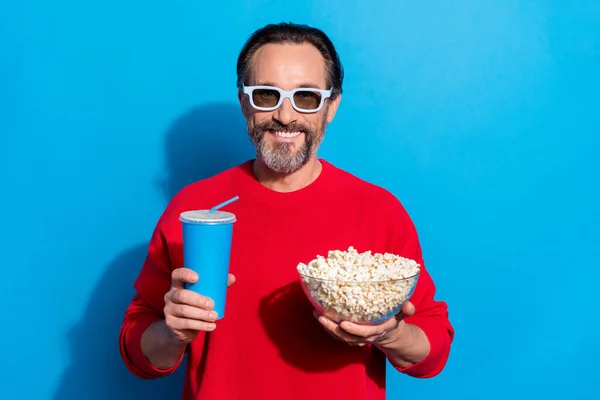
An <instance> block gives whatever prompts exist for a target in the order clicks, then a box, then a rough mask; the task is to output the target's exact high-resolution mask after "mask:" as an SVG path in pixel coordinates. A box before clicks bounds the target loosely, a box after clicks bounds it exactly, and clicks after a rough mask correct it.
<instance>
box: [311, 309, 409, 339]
mask: <svg viewBox="0 0 600 400" xmlns="http://www.w3.org/2000/svg"><path fill="white" fill-rule="evenodd" d="M414 313H415V306H413V304H412V303H411V302H410V301H407V302H406V303H405V304H404V306H403V307H402V310H401V311H400V313H399V314H397V315H395V316H394V317H392V318H390V319H388V320H386V321H384V322H382V323H380V324H377V325H359V324H354V323H352V322H349V321H342V322H341V323H340V324H336V323H335V322H333V321H332V320H330V319H329V318H327V317H325V316H323V315H322V314H320V313H319V312H318V311H316V310H315V311H314V315H315V317H316V318H317V319H318V320H319V322H320V323H321V325H323V327H324V328H325V329H326V330H327V332H329V334H330V335H331V336H333V337H334V338H336V339H338V340H341V341H344V342H346V343H348V344H349V345H351V346H364V345H365V344H375V345H385V344H386V343H389V342H391V341H393V340H395V339H396V337H397V336H398V335H400V334H401V331H402V328H403V327H404V325H405V323H404V321H402V320H403V319H404V318H405V317H408V316H411V315H413V314H414Z"/></svg>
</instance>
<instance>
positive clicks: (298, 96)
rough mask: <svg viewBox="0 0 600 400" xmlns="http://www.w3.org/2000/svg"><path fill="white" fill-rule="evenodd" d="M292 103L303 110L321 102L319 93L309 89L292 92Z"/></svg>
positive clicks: (311, 108) (314, 106) (312, 108)
mask: <svg viewBox="0 0 600 400" xmlns="http://www.w3.org/2000/svg"><path fill="white" fill-rule="evenodd" d="M294 103H296V106H298V107H300V108H303V109H305V110H314V109H315V108H318V107H319V105H320V104H321V94H319V93H317V92H312V91H310V90H299V91H297V92H296V93H295V94H294Z"/></svg>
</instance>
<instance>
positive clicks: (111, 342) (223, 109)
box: [54, 103, 254, 400]
mask: <svg viewBox="0 0 600 400" xmlns="http://www.w3.org/2000/svg"><path fill="white" fill-rule="evenodd" d="M165 151H166V161H167V165H166V171H165V175H164V178H163V179H161V180H160V182H159V190H161V192H162V193H163V194H164V196H165V200H166V202H168V201H169V200H170V199H171V198H172V197H173V196H174V195H175V194H176V193H177V192H178V191H179V190H180V189H181V188H183V186H185V185H187V184H189V183H191V182H193V181H196V180H199V179H203V178H207V177H209V176H212V175H214V174H216V173H218V172H220V171H222V170H225V169H227V168H230V167H233V166H235V165H237V164H240V163H242V162H244V161H246V160H248V159H250V158H253V157H254V150H253V147H252V145H251V144H250V142H249V140H248V138H247V134H246V127H245V122H244V119H243V117H242V115H241V111H240V109H239V105H237V104H233V103H227V104H211V105H206V106H200V107H197V108H194V109H192V110H190V111H189V112H187V113H185V114H184V115H183V116H181V117H180V118H178V119H177V120H176V121H175V122H174V123H173V124H172V126H171V127H170V129H169V130H168V131H167V133H166V141H165ZM151 233H152V232H148V237H149V236H150V234H151ZM146 252H147V244H140V245H138V246H135V247H133V248H130V249H126V250H124V251H122V252H121V253H120V254H119V255H118V256H117V257H116V258H115V259H114V261H113V262H112V263H110V264H109V265H108V266H107V267H106V269H105V272H104V275H103V276H102V278H101V279H100V281H99V282H98V285H97V286H96V288H95V290H94V292H93V293H91V295H90V297H89V298H90V301H89V304H88V305H87V308H86V311H85V315H84V317H83V319H82V320H81V321H79V323H78V324H77V325H75V326H74V327H73V328H72V329H71V330H70V331H69V333H68V342H69V348H70V357H71V362H70V365H69V367H68V368H67V369H66V370H65V371H64V373H63V376H62V379H61V382H60V384H59V387H58V389H57V390H56V392H55V395H54V399H55V400H73V399H87V400H100V399H102V400H105V399H115V400H116V399H128V400H129V399H143V400H152V399H177V398H181V390H182V386H183V373H184V369H185V368H184V365H182V367H181V368H179V370H177V371H176V372H175V373H173V374H172V375H171V376H169V377H166V378H163V379H157V380H153V381H145V380H142V379H138V378H136V377H134V376H133V375H131V374H130V373H129V371H128V370H127V369H126V368H125V366H124V364H123V362H122V360H121V357H120V354H119V347H118V336H119V329H120V327H121V322H122V319H123V315H124V313H125V309H126V307H127V305H128V304H129V302H130V300H131V298H132V297H133V288H132V286H133V282H134V280H135V278H136V277H137V274H138V273H139V270H140V268H141V266H142V263H143V261H144V259H145V257H146Z"/></svg>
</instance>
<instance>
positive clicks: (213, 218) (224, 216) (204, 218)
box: [179, 210, 236, 225]
mask: <svg viewBox="0 0 600 400" xmlns="http://www.w3.org/2000/svg"><path fill="white" fill-rule="evenodd" d="M179 220H180V221H181V222H186V223H188V224H207V225H218V224H231V223H233V222H235V221H236V218H235V214H232V213H230V212H226V211H219V210H217V211H213V212H212V213H211V212H210V210H192V211H185V212H182V213H181V214H180V215H179Z"/></svg>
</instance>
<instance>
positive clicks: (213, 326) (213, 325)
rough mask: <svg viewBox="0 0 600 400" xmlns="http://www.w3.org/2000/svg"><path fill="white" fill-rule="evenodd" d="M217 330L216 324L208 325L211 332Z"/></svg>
mask: <svg viewBox="0 0 600 400" xmlns="http://www.w3.org/2000/svg"><path fill="white" fill-rule="evenodd" d="M216 328H217V325H215V324H208V329H210V330H211V331H214V330H215V329H216Z"/></svg>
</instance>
